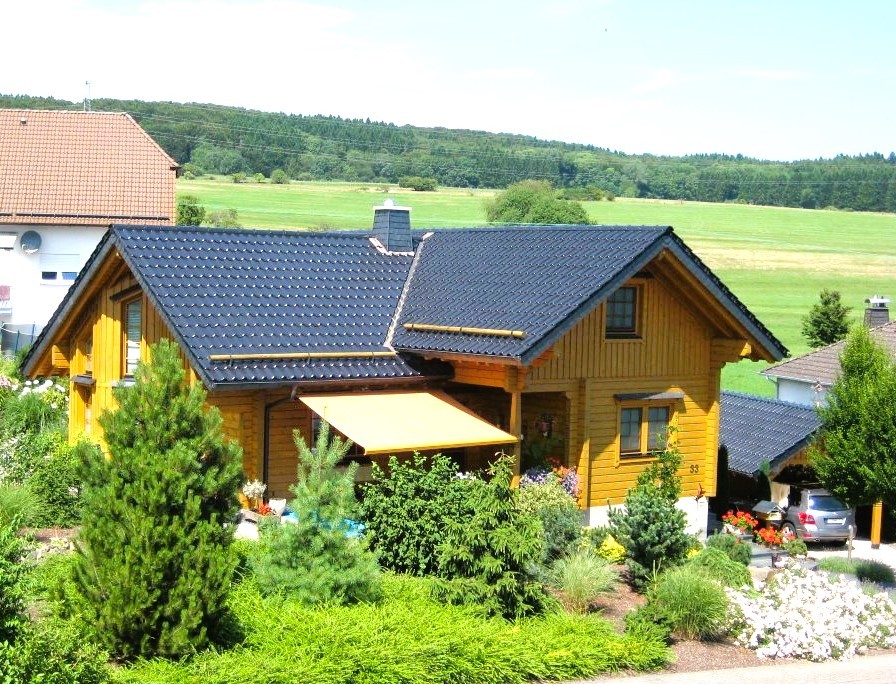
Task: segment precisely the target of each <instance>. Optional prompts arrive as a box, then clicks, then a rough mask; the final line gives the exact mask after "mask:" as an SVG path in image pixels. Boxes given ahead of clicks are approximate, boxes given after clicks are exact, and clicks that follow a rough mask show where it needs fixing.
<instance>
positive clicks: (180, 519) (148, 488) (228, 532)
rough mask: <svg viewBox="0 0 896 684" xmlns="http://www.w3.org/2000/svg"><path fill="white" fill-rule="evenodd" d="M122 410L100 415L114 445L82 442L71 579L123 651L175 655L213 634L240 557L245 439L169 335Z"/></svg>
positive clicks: (100, 631) (115, 648)
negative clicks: (232, 436)
mask: <svg viewBox="0 0 896 684" xmlns="http://www.w3.org/2000/svg"><path fill="white" fill-rule="evenodd" d="M151 358H152V360H151V362H150V363H149V364H143V363H141V364H140V365H139V366H138V369H137V372H136V374H135V384H134V385H133V386H132V387H118V388H116V389H115V390H114V391H113V394H114V397H115V399H116V400H117V403H118V407H119V408H118V409H117V410H113V411H109V412H107V413H104V414H103V415H102V416H100V418H99V422H100V425H101V426H102V427H103V431H104V434H105V437H106V442H107V445H108V452H109V453H108V455H107V456H105V455H103V454H101V453H99V451H98V450H95V451H93V452H90V451H88V452H86V454H85V456H86V458H85V461H84V464H83V466H82V468H81V477H82V480H83V500H84V509H83V518H82V526H81V532H80V536H79V545H78V552H79V553H78V556H77V560H76V563H75V580H76V584H77V587H78V591H79V592H80V593H81V595H82V596H83V599H84V606H85V607H84V616H83V617H84V619H85V620H86V621H87V623H88V624H90V625H92V626H93V627H94V628H95V632H96V635H97V638H98V639H99V641H100V643H101V644H102V645H103V646H104V647H105V648H107V649H109V650H110V651H111V652H112V653H113V654H115V655H118V656H121V657H123V658H134V657H152V656H157V655H158V656H169V657H177V656H182V655H185V654H187V653H191V652H194V651H195V650H197V649H201V648H203V647H204V646H205V645H206V644H207V643H208V642H209V640H210V639H213V638H215V637H217V635H218V634H219V630H220V629H222V627H223V625H224V623H225V618H226V606H225V601H226V599H227V594H228V590H229V587H230V584H231V580H232V576H233V570H234V565H235V560H234V557H233V554H232V553H231V550H230V544H231V541H232V538H233V526H231V525H225V523H229V522H230V521H231V520H232V519H233V516H234V514H235V512H236V492H237V488H238V486H239V484H240V483H241V481H242V469H241V464H240V460H241V451H240V448H239V447H238V446H237V445H235V444H233V443H230V442H226V441H225V440H224V437H223V434H222V432H221V417H220V414H219V413H218V411H217V410H216V409H214V408H210V409H209V408H206V407H205V405H204V403H205V392H204V390H203V389H202V388H201V387H200V386H199V385H193V386H191V387H187V385H186V384H185V382H184V376H185V373H184V369H183V366H182V364H181V360H180V356H179V354H178V350H177V346H176V345H175V344H174V343H172V342H170V341H169V340H162V341H160V342H159V343H158V344H156V345H154V346H153V347H152V350H151Z"/></svg>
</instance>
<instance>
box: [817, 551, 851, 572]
mask: <svg viewBox="0 0 896 684" xmlns="http://www.w3.org/2000/svg"><path fill="white" fill-rule="evenodd" d="M818 569H819V570H824V571H825V572H839V573H845V574H847V575H855V574H856V559H853V560H850V559H849V558H843V557H840V556H828V557H827V558H822V559H821V560H819V561H818Z"/></svg>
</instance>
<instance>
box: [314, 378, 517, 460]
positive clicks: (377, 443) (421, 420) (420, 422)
mask: <svg viewBox="0 0 896 684" xmlns="http://www.w3.org/2000/svg"><path fill="white" fill-rule="evenodd" d="M299 399H300V400H301V401H302V403H303V404H305V405H306V406H307V407H308V408H310V409H311V410H312V411H314V412H315V413H316V414H317V415H319V416H320V417H321V418H323V419H324V420H325V421H327V422H328V423H329V424H330V425H332V426H333V427H334V428H336V429H337V430H339V432H341V433H342V434H344V435H345V436H346V437H348V438H349V439H350V440H352V441H353V442H354V443H355V444H359V445H361V446H362V447H364V451H365V453H367V454H368V455H374V454H396V453H399V452H402V451H415V450H418V451H430V450H436V449H450V448H454V447H465V446H480V445H487V444H510V443H513V442H516V441H517V439H516V437H514V436H513V435H511V434H510V433H507V432H504V431H503V430H499V429H498V428H496V427H495V426H494V425H491V424H490V423H487V422H486V421H484V420H482V418H480V417H479V416H477V415H476V414H475V413H473V412H472V411H470V410H469V409H467V408H466V407H464V406H462V405H461V404H459V403H458V402H456V401H455V400H454V399H452V398H451V397H449V396H448V395H447V394H444V393H442V392H366V393H360V392H358V393H355V394H342V393H340V394H309V395H299Z"/></svg>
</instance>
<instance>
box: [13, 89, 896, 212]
mask: <svg viewBox="0 0 896 684" xmlns="http://www.w3.org/2000/svg"><path fill="white" fill-rule="evenodd" d="M91 106H92V107H93V108H94V109H97V110H103V111H127V112H129V113H130V114H132V115H133V116H134V118H135V119H136V120H137V121H139V122H140V124H141V125H142V126H143V127H144V128H145V129H146V130H147V131H148V132H149V133H150V134H151V135H152V136H153V137H154V138H155V139H156V140H157V141H158V142H159V144H161V145H162V147H164V148H165V150H166V151H167V152H168V153H169V154H170V155H171V156H173V157H174V158H175V159H177V161H178V162H180V163H181V164H184V165H189V166H187V167H186V170H187V172H188V173H187V175H188V176H192V175H200V174H202V173H221V174H233V173H245V174H247V175H252V174H255V173H262V174H264V175H265V176H270V174H271V173H272V172H273V171H274V170H275V169H282V170H283V171H285V172H286V174H287V175H288V176H289V177H291V178H293V179H300V180H345V181H360V182H368V183H397V182H398V181H399V180H400V179H401V178H404V177H408V176H420V177H425V178H434V179H436V181H437V182H438V183H439V184H441V185H447V186H453V187H469V188H501V187H505V186H506V185H508V184H509V183H512V182H515V181H519V180H522V179H526V178H538V179H546V180H549V181H551V182H552V183H553V184H554V185H555V186H557V187H560V188H571V189H586V188H587V189H588V190H590V191H594V190H599V191H601V192H602V193H610V194H612V195H615V196H618V197H633V198H654V199H674V200H689V201H701V202H738V203H745V204H758V205H768V206H783V207H802V208H809V209H818V208H825V207H834V208H840V209H853V210H857V211H886V212H896V154H894V153H893V152H890V153H889V156H886V157H885V156H884V155H883V154H877V153H875V154H869V155H865V156H860V157H843V156H841V157H837V158H835V159H830V160H806V161H798V162H790V163H782V162H767V161H760V160H755V159H748V158H745V157H741V156H736V157H732V156H726V155H696V156H686V157H656V156H652V155H627V154H623V153H621V152H614V151H611V150H607V149H602V148H598V147H594V146H591V145H576V144H569V143H562V142H556V141H547V140H539V139H537V138H534V137H531V136H525V135H510V134H492V133H484V132H481V131H468V130H449V129H445V128H420V127H415V126H395V125H394V124H390V123H383V122H376V121H370V120H359V119H342V118H340V117H333V116H303V115H287V114H282V113H269V112H259V111H253V110H248V109H242V108H236V107H222V106H217V105H210V104H179V103H172V102H142V101H138V100H108V99H102V100H93V101H92V103H91ZM0 107H15V108H50V109H59V108H74V109H79V108H81V104H80V103H71V102H67V101H64V100H57V99H53V98H38V97H30V96H26V95H18V96H12V95H0ZM584 196H587V193H585V194H584Z"/></svg>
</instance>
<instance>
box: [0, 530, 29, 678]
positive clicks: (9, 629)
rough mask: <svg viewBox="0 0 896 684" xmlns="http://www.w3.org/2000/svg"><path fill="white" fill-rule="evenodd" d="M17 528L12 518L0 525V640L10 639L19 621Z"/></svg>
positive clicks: (21, 545)
mask: <svg viewBox="0 0 896 684" xmlns="http://www.w3.org/2000/svg"><path fill="white" fill-rule="evenodd" d="M17 531H18V526H17V524H16V522H15V521H13V522H12V523H10V524H5V525H3V524H0V643H2V642H4V641H12V640H13V639H14V638H15V636H16V633H17V632H18V630H19V628H20V627H21V625H22V622H23V617H22V613H23V611H24V603H23V600H22V599H23V593H24V586H23V577H24V566H23V565H22V555H23V553H24V551H25V542H24V541H23V540H22V539H21V538H20V537H19V536H18V534H17ZM0 662H2V660H0ZM0 672H2V669H0Z"/></svg>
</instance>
